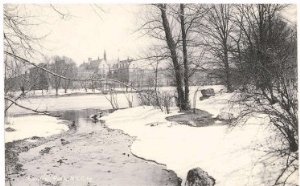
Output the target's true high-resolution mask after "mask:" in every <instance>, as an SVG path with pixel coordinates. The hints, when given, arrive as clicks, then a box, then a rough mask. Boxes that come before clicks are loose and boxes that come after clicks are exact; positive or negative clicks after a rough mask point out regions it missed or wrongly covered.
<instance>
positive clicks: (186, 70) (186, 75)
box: [180, 4, 190, 110]
mask: <svg viewBox="0 0 300 186" xmlns="http://www.w3.org/2000/svg"><path fill="white" fill-rule="evenodd" d="M184 19H185V16H184V4H180V26H181V33H182V52H183V67H184V73H183V78H184V106H183V107H184V108H185V109H184V110H188V109H189V107H190V106H189V67H188V56H187V43H186V31H185V22H184Z"/></svg>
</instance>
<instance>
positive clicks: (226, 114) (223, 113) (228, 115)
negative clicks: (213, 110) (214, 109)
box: [217, 112, 234, 120]
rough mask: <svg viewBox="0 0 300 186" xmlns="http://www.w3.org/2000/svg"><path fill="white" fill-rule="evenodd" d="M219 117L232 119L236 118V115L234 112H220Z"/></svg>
mask: <svg viewBox="0 0 300 186" xmlns="http://www.w3.org/2000/svg"><path fill="white" fill-rule="evenodd" d="M217 119H219V120H232V119H234V117H233V114H232V113H228V112H220V114H219V115H218V116H217Z"/></svg>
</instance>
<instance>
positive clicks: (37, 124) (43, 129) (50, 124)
mask: <svg viewBox="0 0 300 186" xmlns="http://www.w3.org/2000/svg"><path fill="white" fill-rule="evenodd" d="M7 128H11V129H14V130H15V131H10V132H5V143H7V142H12V141H16V140H22V139H26V138H30V137H33V136H38V137H47V136H51V135H53V134H59V133H61V132H63V131H67V130H69V128H68V126H67V125H65V124H64V121H63V120H60V119H58V118H55V117H51V116H45V115H30V116H22V117H10V118H8V123H6V124H5V129H7Z"/></svg>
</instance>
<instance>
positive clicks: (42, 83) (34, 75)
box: [6, 51, 221, 90]
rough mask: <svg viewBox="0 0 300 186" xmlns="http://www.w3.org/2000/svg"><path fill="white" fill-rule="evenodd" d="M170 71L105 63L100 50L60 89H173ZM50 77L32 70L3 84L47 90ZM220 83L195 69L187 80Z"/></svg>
mask: <svg viewBox="0 0 300 186" xmlns="http://www.w3.org/2000/svg"><path fill="white" fill-rule="evenodd" d="M39 66H41V67H43V68H46V69H47V68H48V67H49V68H50V66H51V64H48V67H47V64H45V63H43V64H39ZM171 69H172V68H168V67H166V66H165V67H161V66H157V65H153V64H151V63H149V61H147V60H144V61H143V60H133V59H131V58H129V57H128V58H127V59H123V60H119V59H117V60H108V59H107V55H106V52H105V51H104V54H103V58H100V57H98V58H97V59H92V58H88V60H87V61H86V62H83V63H82V64H80V65H79V67H76V71H73V72H72V73H73V74H72V78H73V79H77V81H70V82H68V81H67V82H64V81H62V83H61V85H60V87H61V88H65V87H64V84H67V83H70V85H68V88H69V89H82V88H84V89H86V90H87V89H106V88H111V87H118V86H120V83H118V82H122V83H124V84H127V85H130V86H132V87H136V88H144V87H154V86H155V85H156V86H173V85H175V84H176V83H175V79H174V74H173V71H172V70H171ZM58 73H59V72H58ZM61 75H63V74H61ZM51 77H52V76H51V74H48V73H47V72H45V71H43V70H41V69H40V68H39V67H33V68H30V69H28V70H26V72H25V73H24V74H22V75H20V76H15V77H13V78H9V80H7V82H8V83H6V84H12V86H13V88H12V89H14V90H20V88H21V87H24V88H25V89H28V90H29V89H30V90H49V89H53V88H54V86H55V85H53V83H55V81H56V79H57V78H56V79H54V80H53V79H51ZM52 78H53V77H52ZM78 80H88V81H78ZM103 80H105V81H103ZM111 80H112V81H111ZM116 80H117V81H116ZM220 83H221V82H220V81H219V80H218V79H216V78H212V77H210V76H209V72H208V71H205V70H196V71H195V74H194V75H193V76H192V77H191V78H190V85H211V84H220ZM9 89H11V88H9Z"/></svg>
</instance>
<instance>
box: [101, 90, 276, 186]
mask: <svg viewBox="0 0 300 186" xmlns="http://www.w3.org/2000/svg"><path fill="white" fill-rule="evenodd" d="M231 96H232V94H227V93H223V94H218V95H216V96H214V97H211V98H209V99H207V100H204V101H198V103H197V108H199V109H203V110H206V111H208V112H210V113H211V114H213V115H214V116H215V117H216V116H217V115H218V114H219V113H220V112H221V111H224V110H226V111H228V108H227V105H228V100H229V99H230V97H231ZM174 114H178V113H177V112H176V110H173V111H172V114H169V115H166V114H164V113H162V112H161V111H160V110H158V109H154V108H153V107H136V108H131V109H125V110H118V111H116V112H114V113H112V114H110V115H109V116H105V117H103V119H104V120H106V123H107V125H108V127H110V128H113V129H121V130H123V131H124V132H125V133H127V134H129V135H130V136H135V137H136V140H135V142H134V143H133V144H132V146H131V150H132V153H134V154H136V155H137V156H140V157H143V158H145V159H149V160H154V161H156V162H158V163H162V164H165V165H166V166H167V168H168V169H171V170H173V171H175V172H176V174H177V175H178V176H179V177H180V178H181V179H182V180H183V184H184V183H185V178H186V175H187V172H188V171H189V170H190V169H192V168H195V167H200V168H202V169H203V170H205V171H207V172H208V173H209V175H211V176H213V177H214V178H215V179H216V184H217V185H222V186H227V185H228V186H232V185H268V184H270V183H273V181H274V180H275V179H274V177H276V175H278V171H280V169H278V167H276V165H275V164H273V165H269V166H268V167H267V168H266V166H265V165H264V164H262V163H261V161H260V158H261V157H262V156H263V155H264V153H265V152H264V151H259V150H257V149H258V147H260V148H261V147H262V148H267V147H268V146H276V145H277V144H275V142H274V144H267V143H268V141H269V140H270V137H273V136H275V134H274V132H273V131H272V130H271V131H270V130H269V129H268V128H266V127H265V125H264V123H266V122H268V121H267V120H265V119H263V118H259V119H256V118H252V119H251V120H249V121H248V122H247V124H246V125H245V126H243V127H242V128H239V127H236V128H234V129H231V130H229V129H228V127H227V126H211V127H201V128H195V127H189V126H186V125H179V124H176V123H175V122H169V121H167V120H166V119H165V118H166V117H167V116H171V115H174ZM260 150H261V149H260ZM277 162H280V160H277Z"/></svg>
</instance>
